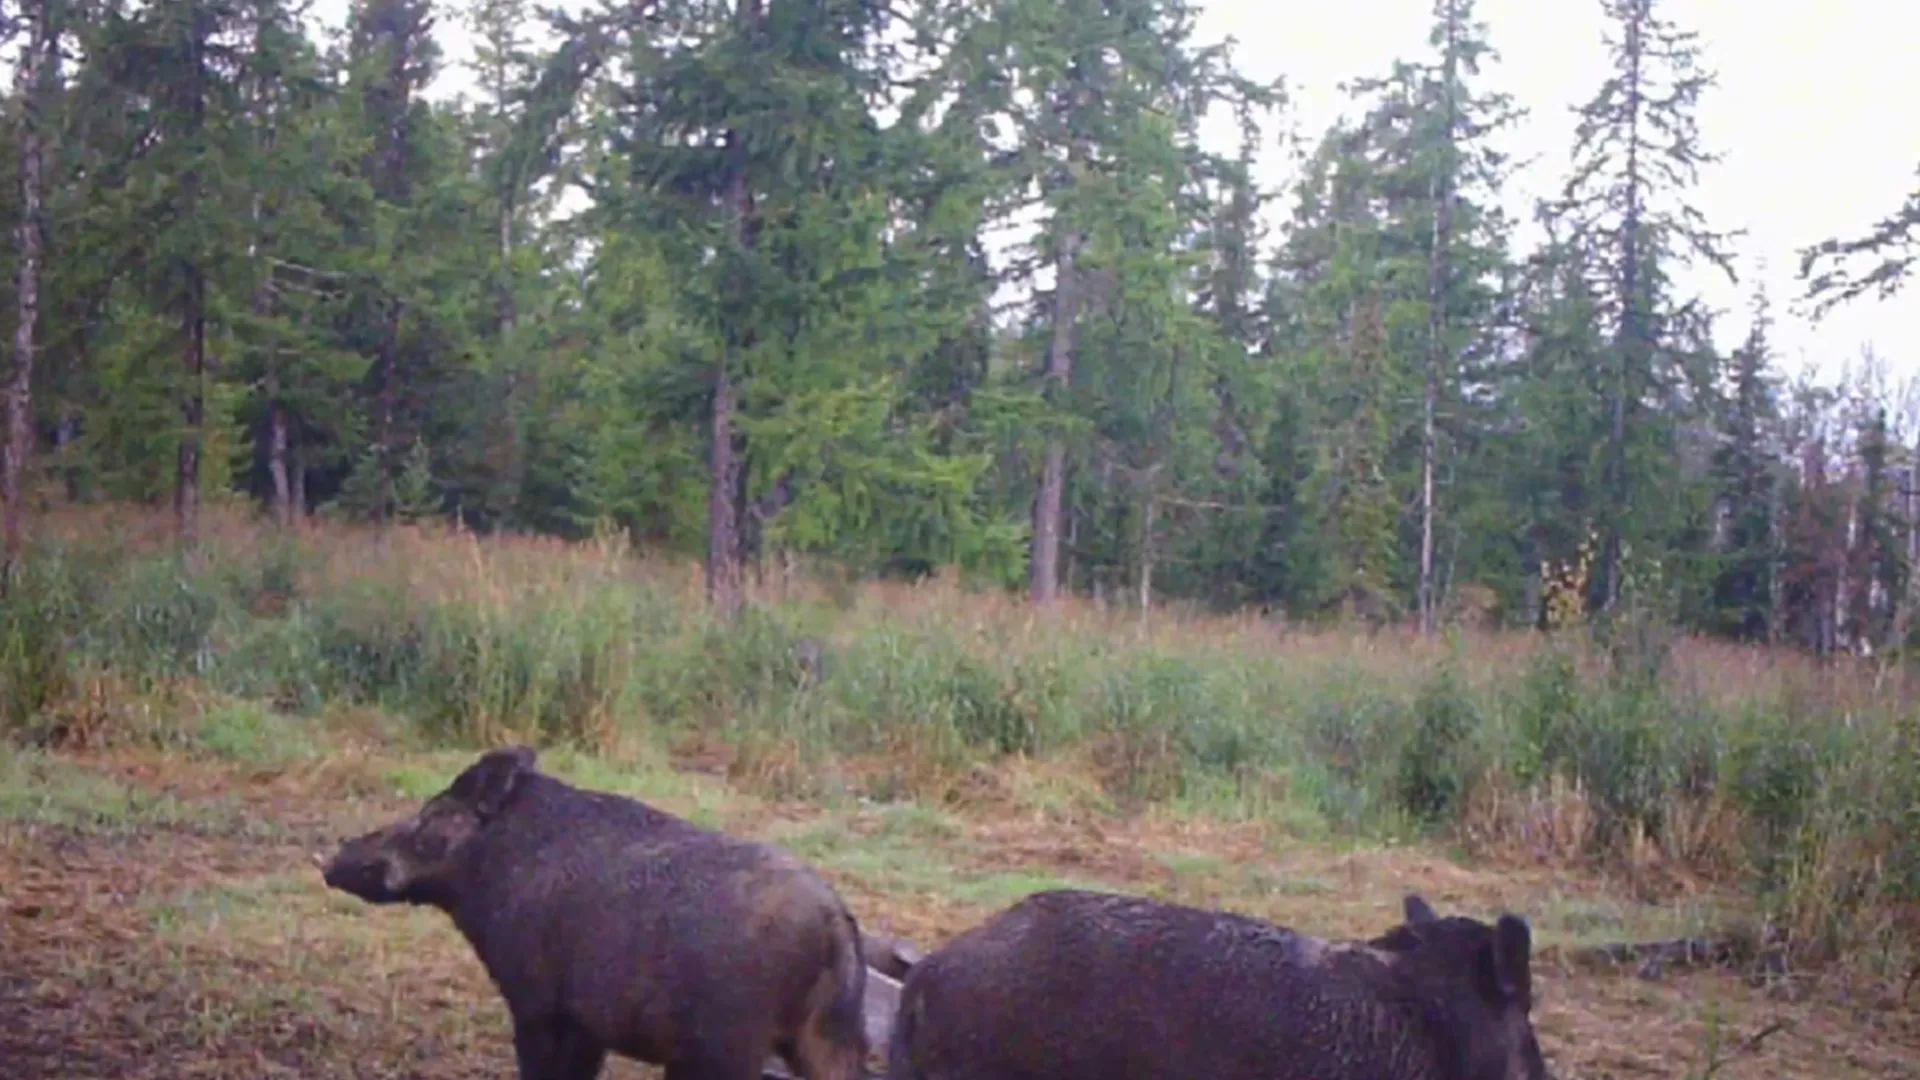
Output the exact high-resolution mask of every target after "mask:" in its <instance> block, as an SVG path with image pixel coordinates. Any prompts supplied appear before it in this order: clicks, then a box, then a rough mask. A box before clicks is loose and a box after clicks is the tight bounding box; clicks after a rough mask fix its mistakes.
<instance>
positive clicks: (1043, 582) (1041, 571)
mask: <svg viewBox="0 0 1920 1080" xmlns="http://www.w3.org/2000/svg"><path fill="white" fill-rule="evenodd" d="M1080 244H1081V239H1080V236H1079V234H1077V233H1074V232H1071V231H1069V232H1067V233H1065V234H1064V235H1062V236H1061V237H1060V250H1059V253H1058V255H1057V256H1056V258H1055V261H1054V274H1055V278H1054V290H1053V332H1052V334H1051V335H1050V336H1049V338H1048V340H1047V371H1046V378H1047V383H1048V386H1047V393H1048V396H1049V397H1051V398H1052V399H1053V400H1054V401H1056V402H1058V401H1059V400H1060V399H1061V397H1062V396H1064V395H1065V393H1066V390H1067V384H1068V382H1069V381H1070V380H1071V379H1072V377H1073V353H1074V341H1075V339H1076V337H1077V335H1076V334H1075V332H1074V331H1075V325H1074V324H1075V323H1076V321H1077V320H1078V319H1079V317H1080V270H1079V266H1078V258H1079V254H1080ZM1066 490H1067V448H1066V444H1064V443H1062V442H1061V441H1060V439H1059V438H1058V437H1055V438H1050V439H1048V440H1047V447H1046V451H1045V454H1044V456H1043V457H1042V459H1041V466H1040V490H1039V492H1038V493H1037V494H1036V495H1035V497H1034V501H1033V554H1032V556H1031V559H1032V565H1031V566H1029V567H1028V582H1029V592H1030V596H1031V598H1032V600H1033V602H1034V603H1035V604H1051V603H1052V602H1053V601H1054V600H1055V599H1056V598H1057V597H1058V596H1059V595H1060V513H1061V506H1062V504H1063V503H1064V502H1065V501H1066Z"/></svg>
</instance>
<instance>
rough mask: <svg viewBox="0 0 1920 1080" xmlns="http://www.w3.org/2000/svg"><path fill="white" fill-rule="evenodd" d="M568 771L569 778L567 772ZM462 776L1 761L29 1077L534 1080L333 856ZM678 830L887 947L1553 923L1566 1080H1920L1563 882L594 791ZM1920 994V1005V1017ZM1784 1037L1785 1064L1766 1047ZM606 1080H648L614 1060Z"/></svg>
mask: <svg viewBox="0 0 1920 1080" xmlns="http://www.w3.org/2000/svg"><path fill="white" fill-rule="evenodd" d="M543 761H549V762H550V763H549V764H548V767H549V768H551V769H552V770H553V771H555V772H557V773H560V774H562V775H568V773H569V769H568V768H567V767H566V762H565V761H564V760H557V759H543ZM462 764H464V759H463V758H462V757H461V756H460V755H453V756H448V755H435V756H432V757H419V756H412V757H409V756H404V755H398V754H394V753H390V752H386V751H381V750H377V749H376V750H367V749H364V748H363V749H360V750H351V749H349V750H340V751H337V752H334V751H330V752H329V753H328V754H326V755H324V756H312V757H307V758H302V759H299V760H296V761H294V762H292V763H287V762H279V763H272V764H267V765H262V764H261V763H260V762H258V761H254V762H252V763H248V762H244V761H235V760H221V759H217V758H212V757H208V756H205V755H202V756H189V755H186V754H169V755H155V754H126V753H114V754H78V755H57V756H53V755H49V756H42V755H21V756H16V757H14V758H12V759H11V760H6V759H0V1077H5V1078H7V1080H42V1078H52V1077H63V1078H75V1080H80V1078H93V1077H99V1078H103V1080H104V1078H129V1080H131V1078H162V1077H165V1078H178V1080H190V1078H229V1077H233V1078H238V1077H247V1078H262V1077H275V1076H289V1077H312V1078H326V1077H383V1078H402V1077H404V1078H432V1080H453V1078H462V1077H482V1076H485V1077H499V1076H504V1075H511V1070H512V1068H513V1065H512V1052H511V1050H510V1047H509V1042H508V1036H507V1025H506V1020H505V1016H504V1010H503V1009H502V1007H501V1006H500V1003H499V1001H498V999H497V998H496V997H495V996H494V994H493V992H492V990H491V988H490V987H489V986H488V984H487V982H486V979H485V976H484V974H483V973H482V971H481V969H480V966H479V964H478V962H477V961H476V960H475V959H474V958H473V956H472V954H471V953H470V952H469V951H468V949H467V946H466V944H465V942H464V941H462V940H461V939H460V938H459V936H458V935H457V933H456V932H455V931H454V930H453V928H452V926H451V925H450V923H448V922H447V920H446V919H445V918H444V917H443V916H440V915H438V914H437V913H433V912H428V911H413V910H398V909H375V908H371V907H368V906H366V905H363V904H360V903H358V902H357V901H354V900H352V899H350V898H347V897H343V896H340V895H338V894H333V893H329V892H328V891H327V890H326V889H325V888H324V887H323V886H322V885H321V883H320V879H319V873H318V871H317V870H315V869H314V868H313V865H312V857H313V855H314V854H315V853H316V852H321V851H325V850H327V849H329V848H330V847H331V846H332V844H333V843H334V842H335V841H336V839H337V838H339V837H340V836H342V835H345V834H348V833H352V832H357V831H359V830H362V829H364V828H367V827H370V826H371V825H373V824H376V823H379V822H382V821H384V820H387V819H389V818H391V817H392V816H395V815H398V814H401V813H405V812H407V811H409V810H410V809H411V808H412V807H414V806H415V805H417V803H418V798H419V796H421V795H424V794H426V793H429V792H431V791H432V790H435V789H436V788H437V787H438V786H439V785H440V784H442V783H444V782H445V780H446V779H448V778H449V777H451V775H452V774H453V772H454V771H456V770H457V768H458V767H459V766H460V765H462ZM570 778H571V779H574V780H575V781H576V782H579V783H583V784H586V785H588V786H597V787H605V786H612V785H613V784H614V783H615V782H616V781H617V782H618V783H619V786H621V787H624V788H626V789H627V790H629V791H631V792H633V793H635V794H639V795H641V796H642V797H647V798H650V799H652V800H653V801H655V802H657V803H659V804H660V805H662V806H663V807H665V808H667V809H670V810H674V811H676V812H680V813H686V814H689V815H690V816H693V817H696V818H697V819H705V820H707V821H709V822H711V823H714V824H718V825H721V826H724V827H727V828H730V829H733V830H735V831H738V832H741V833H745V834H749V835H760V836H764V837H768V838H772V839H776V840H779V841H781V842H783V843H787V844H789V845H790V846H792V847H793V848H794V849H795V850H796V851H798V852H800V853H801V854H803V855H804V856H806V857H808V858H810V859H812V860H813V861H814V862H815V863H816V864H817V865H819V866H821V867H822V869H823V870H825V871H826V872H827V873H828V874H829V875H830V876H831V877H832V878H833V880H834V881H835V883H836V884H837V885H838V886H839V887H841V888H842V889H843V890H844V891H845V893H846V895H847V897H848V900H849V902H850V903H852V904H853V905H854V907H855V909H856V911H857V913H858V914H859V915H860V916H861V918H862V920H863V922H865V923H866V924H868V925H870V926H873V927H875V928H877V929H880V930H883V931H886V932H891V933H895V934H899V935H901V936H903V937H906V938H907V939H909V940H912V941H914V942H916V943H917V944H919V945H921V946H922V947H932V946H934V945H937V944H938V943H939V942H940V941H941V940H943V939H944V938H945V937H947V936H948V935H951V934H953V933H955V932H956V931H958V930H960V929H962V928H964V927H965V926H967V925H969V924H970V923H972V922H973V921H975V920H977V919H979V918H980V917H982V916H983V915H985V914H986V913H988V912H990V911H992V910H993V909H995V908H997V907H999V906H1001V905H1003V904H1005V903H1007V902H1010V901H1011V900H1013V899H1015V898H1016V897H1018V896H1019V895H1021V894H1023V893H1025V892H1027V891H1030V890H1031V889H1034V888H1040V887H1045V886H1047V885H1052V884H1059V883H1062V882H1074V883H1090V884H1095V885H1101V886H1106V887H1111V888H1120V889H1126V890H1131V891H1139V892H1145V893H1149V894H1154V895H1159V896H1163V897H1167V898H1170V899H1177V900H1182V901H1185V902H1192V903H1202V904H1210V905H1216V906H1223V907H1231V908H1236V909H1239V910H1244V911H1249V912H1252V913H1255V914H1259V915H1262V916H1266V917H1269V918H1273V919H1275V920H1277V921H1281V922H1284V923H1289V924H1292V925H1294V926H1298V927H1300V928H1302V929H1305V930H1309V931H1312V932H1317V933H1323V934H1329V935H1349V934H1352V935H1358V934H1368V933H1372V932H1376V931H1378V930H1379V929H1381V928H1383V927H1384V926H1386V925H1388V924H1390V923H1391V922H1393V921H1395V918H1396V913H1397V910H1398V904H1399V901H1400V897H1401V895H1402V893H1404V892H1405V891H1408V890H1418V891H1420V892H1422V893H1424V894H1425V895H1426V896H1427V898H1428V899H1429V900H1431V901H1433V902H1434V903H1435V904H1436V906H1438V907H1440V908H1441V909H1442V911H1443V912H1446V911H1454V910H1461V911H1465V912H1466V913H1469V914H1475V915H1479V916H1481V917H1483V918H1484V917H1490V916H1491V915H1492V914H1493V913H1495V912H1497V911H1498V910H1500V909H1502V908H1508V909H1511V910H1515V911H1518V912H1521V913H1523V914H1526V915H1528V916H1529V917H1530V918H1531V919H1532V920H1533V922H1534V926H1535V934H1536V942H1537V943H1538V944H1539V945H1540V946H1542V947H1543V949H1546V952H1545V954H1544V955H1543V956H1542V958H1541V959H1540V960H1539V961H1537V962H1536V973H1537V978H1538V980H1539V982H1540V985H1539V988H1538V990H1537V994H1538V997H1539V1005H1538V1007H1537V1012H1536V1022H1537V1025H1538V1027H1539V1030H1540V1035H1541V1040H1542V1043H1543V1046H1544V1047H1545V1049H1546V1052H1547V1055H1548V1058H1549V1060H1550V1061H1551V1063H1552V1064H1553V1066H1554V1068H1555V1070H1556V1072H1557V1074H1558V1075H1559V1076H1560V1077H1561V1078H1563V1080H1600V1078H1628V1077H1633V1078H1645V1077H1676V1078H1677V1077H1705V1076H1708V1075H1712V1076H1718V1077H1750V1078H1754V1080H1760V1078H1763V1077H1780V1078H1802V1077H1804V1078H1814V1077H1818V1078H1819V1080H1841V1078H1846V1077H1877V1078H1913V1077H1920V1001H1915V1002H1912V1003H1910V1004H1905V1005H1903V1004H1901V1003H1900V1001H1899V999H1898V992H1897V991H1898V988H1897V987H1894V988H1891V989H1866V990H1862V989H1861V988H1860V987H1859V986H1858V984H1853V985H1852V986H1851V988H1849V987H1848V986H1843V985H1840V984H1838V983H1837V982H1835V981H1834V980H1831V979H1828V980H1820V979H1813V978H1804V979H1801V978H1796V979H1789V980H1786V981H1785V982H1778V981H1776V982H1775V983H1774V984H1771V985H1767V986H1756V985H1753V984H1752V983H1751V981H1750V980H1748V979H1746V978H1743V977H1742V976H1740V975H1739V974H1738V973H1727V972H1693V973H1685V972H1682V973H1674V974H1669V975H1666V976H1664V977H1662V978H1660V979H1653V980H1650V979H1645V978H1641V977H1639V976H1637V975H1636V974H1635V973H1633V972H1632V971H1631V970H1627V971H1621V972H1596V971H1592V970H1587V969H1579V970H1575V969H1572V968H1569V967H1567V966H1565V965H1561V964H1557V963H1555V962H1554V960H1553V959H1552V955H1553V954H1552V951H1551V946H1553V945H1554V944H1556V943H1567V942H1575V941H1581V940H1611V939H1616V938H1617V939H1628V938H1648V937H1657V936H1663V934H1668V933H1680V932H1684V931H1685V930H1686V929H1688V928H1689V925H1690V923H1689V920H1694V919H1698V918H1700V917H1701V916H1699V915H1698V913H1697V911H1696V910H1695V909H1693V908H1690V907H1688V906H1686V905H1679V906H1675V905H1673V904H1671V903H1670V904H1667V905H1662V906H1660V907H1647V906H1642V905H1638V904H1635V903H1633V902H1631V901H1629V900H1625V899H1621V898H1620V897H1619V896H1618V895H1615V894H1614V893H1613V892H1612V891H1611V890H1610V889H1609V888H1608V887H1607V886H1606V885H1605V883H1603V882H1598V881H1594V880H1592V879H1586V878H1579V877H1574V876H1571V875H1567V874H1564V873H1556V872H1553V871H1550V870H1546V869H1526V870H1521V871H1516V870H1511V869H1509V870H1503V871H1494V870H1490V869H1471V868H1466V867H1463V866H1460V865H1457V864H1455V863H1454V862H1451V861H1449V860H1447V859H1445V858H1443V857H1440V856H1438V855H1434V854H1419V853H1410V852H1409V851H1407V850H1404V849H1385V850H1381V849H1358V850H1352V849H1349V850H1344V851H1343V850H1336V849H1334V848H1331V847H1328V846H1325V845H1321V844H1312V843H1305V842H1300V841H1297V840H1291V839H1288V838H1286V837H1284V836H1275V835H1272V834H1271V833H1269V832H1265V831H1262V830H1258V829H1254V828H1251V827H1239V828H1230V827H1225V826H1219V825H1208V824H1205V823H1199V822H1194V821H1191V820H1180V819H1176V818H1172V817H1167V816H1148V817H1116V816H1089V815H1085V814H1078V815H1076V814H1065V815H1063V814H1058V813H1047V812H1043V811H1041V810H1036V809H1033V808H1032V807H1027V806H1022V805H1020V804H1019V803H1018V802H1017V801H1013V802H1009V803H1007V804H1005V805H999V806H991V805H983V806H982V807H979V808H969V809H968V810H967V811H966V812H964V813H952V814H949V813H942V812H938V811H932V810H926V809H917V808H911V807H907V808H899V807H893V808H888V807H871V806H864V805H859V804H852V805H849V806H846V807H840V808H828V809H822V808H810V807H802V806H796V805H791V804H774V803H768V802H765V801H761V800H757V799H754V798H751V797H749V796H746V795H743V794H741V793H739V792H737V791H735V790H733V789H730V788H729V787H728V786H727V785H726V784H725V782H724V781H722V780H719V779H715V778H712V777H709V776H704V775H699V774H695V773H686V772H675V771H672V770H667V769H665V768H663V767H661V766H659V765H653V766H634V767H633V768H632V769H631V770H623V769H622V768H619V767H614V766H605V765H601V766H595V767H593V768H592V769H588V768H587V767H586V766H584V765H582V766H580V769H579V770H578V771H575V772H574V774H573V775H572V776H570ZM1916 996H1920V995H1916ZM1756 1037H1757V1038H1756ZM606 1075H608V1076H612V1077H637V1076H643V1075H648V1071H647V1070H644V1069H641V1068H640V1067H638V1066H636V1065H634V1064H632V1063H629V1062H614V1063H611V1064H610V1066H609V1068H608V1070H607V1073H606Z"/></svg>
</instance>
